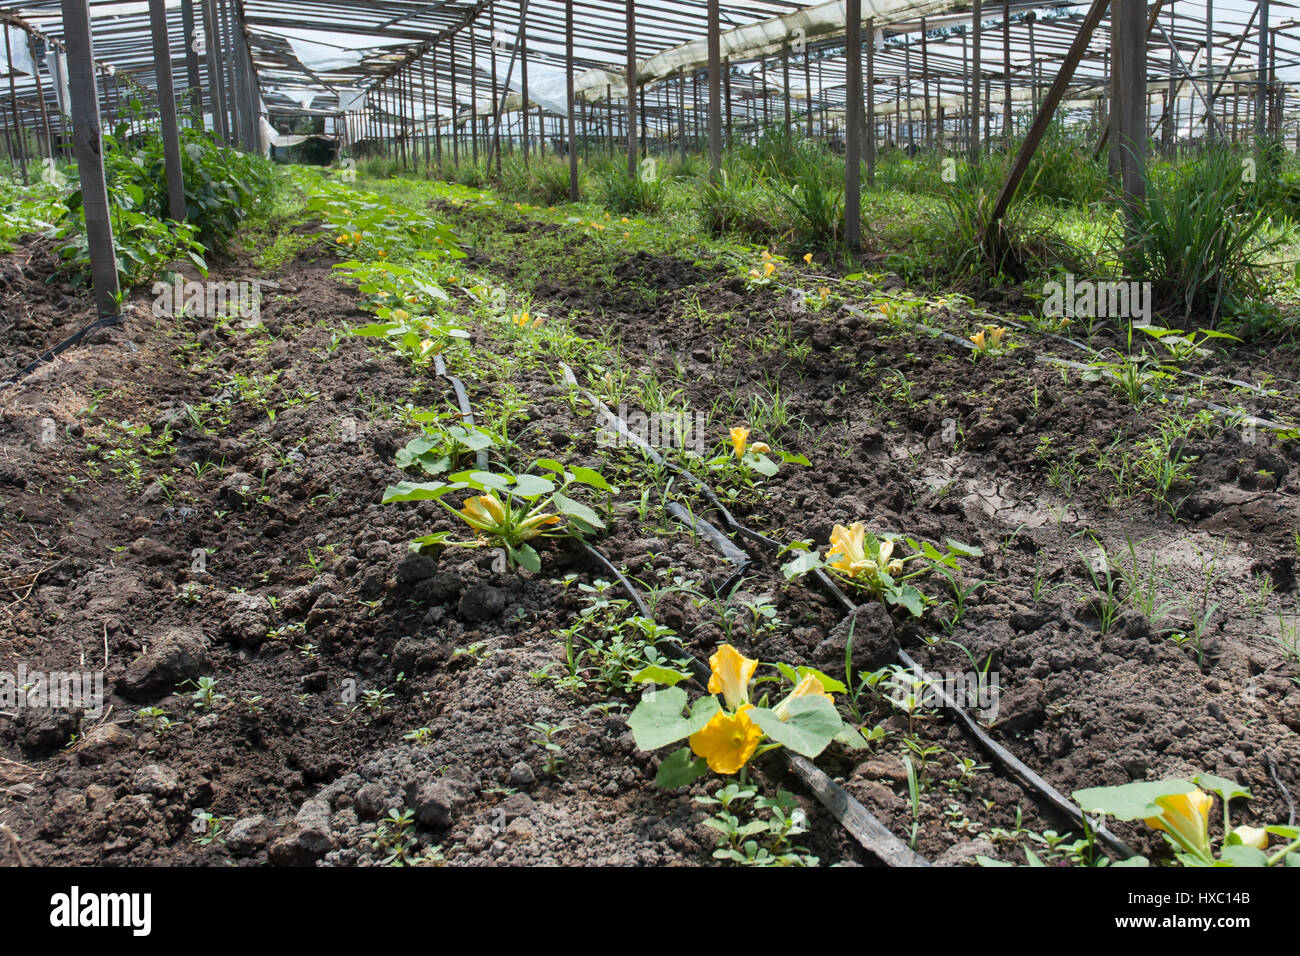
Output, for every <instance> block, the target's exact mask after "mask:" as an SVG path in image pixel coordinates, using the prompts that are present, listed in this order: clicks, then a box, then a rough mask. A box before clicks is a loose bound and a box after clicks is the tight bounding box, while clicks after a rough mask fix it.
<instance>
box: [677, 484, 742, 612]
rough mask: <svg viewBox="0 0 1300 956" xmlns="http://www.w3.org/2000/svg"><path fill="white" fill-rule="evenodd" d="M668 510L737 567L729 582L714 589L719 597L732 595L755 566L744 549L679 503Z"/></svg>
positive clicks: (728, 579)
mask: <svg viewBox="0 0 1300 956" xmlns="http://www.w3.org/2000/svg"><path fill="white" fill-rule="evenodd" d="M666 510H667V511H668V513H669V514H670V515H672V516H673V517H674V518H676V519H677V521H678V522H680V523H681V524H683V525H685V526H686V527H687V528H688V529H690V530H691V531H693V532H695V533H696V534H698V535H700V536H701V537H702V538H704V539H705V540H707V541H708V542H709V544H711V545H713V547H714V549H715V550H716V551H718V552H719V553H720V554H721V555H722V556H723V557H724V558H726V559H727V561H728V562H729V563H730V564H732V565H733V566H734V567H735V569H736V570H734V571H733V572H732V573H731V575H730V576H729V577H728V578H727V580H726V581H724V582H723V583H722V584H719V585H717V586H716V587H714V589H713V593H714V594H715V595H717V596H718V597H724V596H726V595H728V594H730V593H731V591H732V589H733V588H734V587H735V586H736V585H737V584H739V583H740V580H741V578H743V577H744V576H745V574H746V573H747V572H748V571H749V566H750V565H751V564H753V561H752V560H751V559H750V557H749V555H748V554H747V553H746V552H745V551H744V550H743V549H741V548H738V547H736V544H735V542H733V541H732V540H731V539H730V538H728V537H727V536H726V535H725V534H723V533H722V532H721V531H719V530H718V529H717V528H715V527H713V525H711V524H709V522H707V521H705V520H704V519H703V518H700V517H698V516H696V515H693V514H691V513H690V512H689V511H687V510H686V509H685V508H683V507H682V505H681V504H680V503H679V502H676V501H670V502H668V505H667V509H666Z"/></svg>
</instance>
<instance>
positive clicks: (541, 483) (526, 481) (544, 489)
mask: <svg viewBox="0 0 1300 956" xmlns="http://www.w3.org/2000/svg"><path fill="white" fill-rule="evenodd" d="M554 490H555V483H554V482H552V481H550V480H548V479H546V478H542V477H539V476H538V475H520V476H519V477H518V478H516V479H515V487H514V489H513V492H512V493H513V494H515V495H518V496H519V497H521V498H536V497H537V496H538V495H549V494H550V493H551V492H552V491H554Z"/></svg>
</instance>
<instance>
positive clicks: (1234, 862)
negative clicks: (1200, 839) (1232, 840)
mask: <svg viewBox="0 0 1300 956" xmlns="http://www.w3.org/2000/svg"><path fill="white" fill-rule="evenodd" d="M1219 859H1220V860H1222V861H1223V862H1224V863H1227V864H1229V865H1230V866H1268V854H1267V853H1265V852H1264V851H1263V850H1261V849H1259V848H1257V847H1253V846H1245V845H1244V844H1241V843H1238V844H1236V845H1235V846H1225V847H1224V848H1223V849H1222V850H1221V851H1220V852H1219Z"/></svg>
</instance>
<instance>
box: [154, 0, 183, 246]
mask: <svg viewBox="0 0 1300 956" xmlns="http://www.w3.org/2000/svg"><path fill="white" fill-rule="evenodd" d="M149 25H150V28H151V29H152V30H153V61H154V69H155V70H156V72H157V75H158V115H159V120H160V127H161V129H162V141H163V164H164V166H165V168H166V170H167V205H168V209H169V210H170V212H171V217H172V219H173V220H175V221H176V222H184V221H185V182H184V180H183V179H182V178H181V140H180V129H179V127H178V126H177V123H176V95H175V90H174V89H173V88H172V48H171V42H170V41H169V40H168V37H167V3H166V0H149Z"/></svg>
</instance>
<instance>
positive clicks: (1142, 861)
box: [1111, 856, 1151, 866]
mask: <svg viewBox="0 0 1300 956" xmlns="http://www.w3.org/2000/svg"><path fill="white" fill-rule="evenodd" d="M1150 865H1151V861H1150V860H1148V859H1147V858H1146V857H1144V856H1130V857H1128V858H1127V859H1123V860H1116V861H1115V862H1114V863H1112V864H1111V866H1150Z"/></svg>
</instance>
